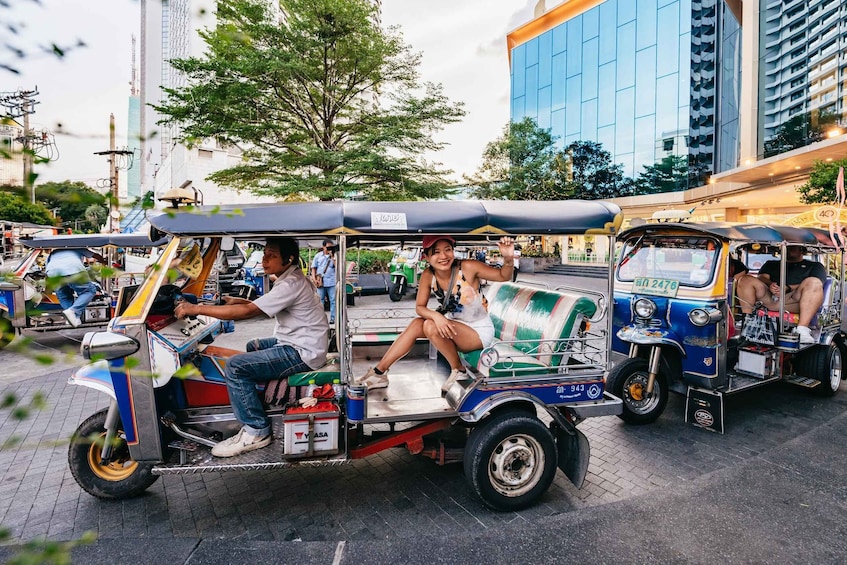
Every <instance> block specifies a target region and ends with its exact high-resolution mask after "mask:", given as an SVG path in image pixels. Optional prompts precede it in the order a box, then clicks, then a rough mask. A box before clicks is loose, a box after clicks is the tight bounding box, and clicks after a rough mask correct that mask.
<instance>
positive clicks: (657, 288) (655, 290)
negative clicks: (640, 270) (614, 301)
mask: <svg viewBox="0 0 847 565" xmlns="http://www.w3.org/2000/svg"><path fill="white" fill-rule="evenodd" d="M678 290H679V281H674V280H671V279H654V278H651V277H636V278H635V280H634V281H633V283H632V291H633V292H635V293H638V294H650V295H652V296H667V297H668V298H676V293H677V291H678Z"/></svg>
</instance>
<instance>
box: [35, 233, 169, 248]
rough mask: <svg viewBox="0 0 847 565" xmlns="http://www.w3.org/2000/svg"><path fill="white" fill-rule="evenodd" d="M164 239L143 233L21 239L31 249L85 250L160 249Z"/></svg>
mask: <svg viewBox="0 0 847 565" xmlns="http://www.w3.org/2000/svg"><path fill="white" fill-rule="evenodd" d="M167 241H168V240H167V238H166V237H162V238H159V239H158V240H157V241H151V240H150V237H149V236H148V235H147V234H143V233H92V234H73V235H50V236H44V237H33V238H21V240H20V242H21V245H23V246H24V247H28V248H30V249H85V248H88V247H106V246H114V247H158V246H160V245H164V244H165V243H167Z"/></svg>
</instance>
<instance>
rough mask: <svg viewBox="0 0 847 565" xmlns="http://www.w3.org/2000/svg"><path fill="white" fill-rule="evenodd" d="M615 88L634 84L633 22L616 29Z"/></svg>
mask: <svg viewBox="0 0 847 565" xmlns="http://www.w3.org/2000/svg"><path fill="white" fill-rule="evenodd" d="M617 59H618V60H617V67H618V76H617V87H618V88H619V89H620V88H628V87H630V86H633V85H634V84H635V22H630V23H628V24H626V25H623V26H621V27H619V28H618V57H617Z"/></svg>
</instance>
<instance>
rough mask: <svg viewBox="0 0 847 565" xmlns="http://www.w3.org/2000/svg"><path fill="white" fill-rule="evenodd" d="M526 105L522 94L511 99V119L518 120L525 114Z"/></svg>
mask: <svg viewBox="0 0 847 565" xmlns="http://www.w3.org/2000/svg"><path fill="white" fill-rule="evenodd" d="M525 110H526V105H525V100H524V97H523V96H518V97H517V98H513V99H512V121H513V122H519V121H521V120H522V119H523V118H524V116H526V111H525Z"/></svg>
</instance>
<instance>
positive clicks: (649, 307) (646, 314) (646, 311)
mask: <svg viewBox="0 0 847 565" xmlns="http://www.w3.org/2000/svg"><path fill="white" fill-rule="evenodd" d="M633 309H634V310H635V315H636V316H638V317H639V318H652V317H653V314H655V313H656V303H655V302H653V301H652V300H650V299H649V298H639V299H638V300H636V301H635V306H634V307H633Z"/></svg>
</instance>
